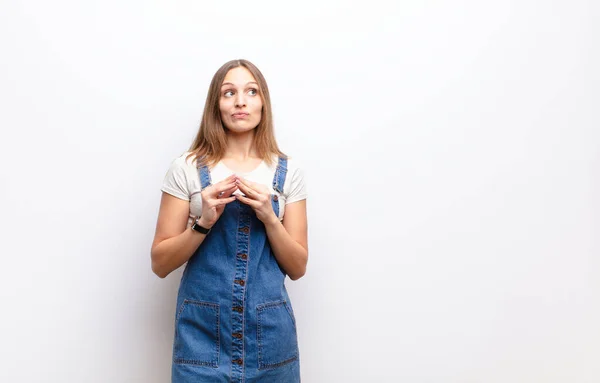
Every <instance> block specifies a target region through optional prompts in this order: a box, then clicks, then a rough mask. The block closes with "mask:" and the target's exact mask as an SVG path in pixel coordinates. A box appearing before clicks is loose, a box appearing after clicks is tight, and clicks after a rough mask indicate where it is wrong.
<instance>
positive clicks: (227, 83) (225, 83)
mask: <svg viewBox="0 0 600 383" xmlns="http://www.w3.org/2000/svg"><path fill="white" fill-rule="evenodd" d="M250 84H254V85H256V86H258V83H256V82H254V81H250V82H249V83H247V84H246V86H248V85H250ZM225 85H235V84H233V83H231V82H224V83H223V84H221V87H223V86H225Z"/></svg>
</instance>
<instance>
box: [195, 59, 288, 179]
mask: <svg viewBox="0 0 600 383" xmlns="http://www.w3.org/2000/svg"><path fill="white" fill-rule="evenodd" d="M237 67H244V68H246V69H248V70H249V71H250V73H252V76H254V78H255V79H256V82H257V83H258V93H259V95H260V96H261V99H262V104H263V106H262V116H261V119H260V122H259V124H258V126H257V127H256V128H255V129H256V132H255V134H254V142H253V144H254V148H255V150H256V152H257V155H258V156H259V157H260V158H262V159H263V160H264V161H265V162H267V163H268V164H269V165H271V164H273V157H274V156H277V157H280V156H281V157H284V158H287V155H285V154H284V153H283V152H282V151H281V150H279V146H278V145H277V141H276V140H275V132H274V128H273V115H272V112H271V98H270V96H269V88H268V87H267V82H266V80H265V78H264V77H263V75H262V73H261V72H260V70H258V68H257V67H256V66H255V65H254V64H252V63H251V62H250V61H248V60H243V59H238V60H231V61H229V62H226V63H225V64H223V66H221V68H219V70H217V72H216V73H215V75H214V76H213V78H212V81H211V82H210V87H209V89H208V94H207V96H206V102H205V104H204V112H203V114H202V121H201V122H200V128H199V130H198V133H197V134H196V138H195V139H194V142H193V143H192V146H191V147H190V149H189V151H190V152H191V153H190V154H189V155H188V156H187V158H188V159H189V158H190V157H192V156H193V157H194V160H195V161H196V163H197V166H198V167H200V166H202V165H207V166H210V165H214V164H216V163H217V162H219V161H220V160H221V159H222V158H223V156H224V155H225V149H226V147H227V138H226V133H225V127H224V126H223V121H222V120H221V110H220V108H219V99H220V93H221V85H222V84H223V80H224V79H225V76H226V75H227V73H228V72H229V71H230V70H231V69H233V68H237Z"/></svg>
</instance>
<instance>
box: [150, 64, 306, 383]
mask: <svg viewBox="0 0 600 383" xmlns="http://www.w3.org/2000/svg"><path fill="white" fill-rule="evenodd" d="M162 191H163V193H162V199H161V203H160V211H159V215H158V222H157V225H156V234H155V237H154V242H153V243H152V251H151V255H152V270H153V271H154V273H156V274H157V275H158V276H159V277H161V278H164V277H165V276H167V275H168V274H169V273H170V272H171V271H173V270H175V269H177V268H179V267H180V266H181V265H183V264H184V263H186V262H187V265H186V267H185V270H184V272H183V276H182V278H181V284H180V287H179V294H178V297H177V310H176V317H175V339H174V344H173V368H172V382H173V383H189V382H262V383H269V382H276V383H293V382H300V365H299V352H298V341H297V336H296V322H295V318H294V311H293V309H292V305H291V302H290V298H289V296H288V294H287V291H286V288H285V285H284V279H285V276H286V275H288V276H289V277H290V279H292V280H296V279H298V278H300V277H302V276H303V275H304V273H305V271H306V263H307V260H308V245H307V217H306V197H307V192H306V185H305V180H304V174H303V171H302V169H301V168H299V167H298V166H297V164H295V163H294V161H293V160H292V159H291V158H289V157H288V156H286V155H285V154H283V153H282V152H281V151H280V150H279V147H278V146H277V143H276V141H275V137H274V131H273V122H272V115H271V102H270V98H269V90H268V88H267V83H266V81H265V79H264V77H263V75H262V74H261V72H260V71H259V70H258V68H256V66H254V65H253V64H252V63H250V62H248V61H246V60H233V61H230V62H228V63H226V64H224V65H223V66H222V67H221V68H220V69H219V70H218V71H217V72H216V74H215V75H214V77H213V79H212V82H211V84H210V89H209V91H208V95H207V98H206V103H205V106H204V114H203V116H202V122H201V124H200V129H199V131H198V134H197V136H196V139H195V140H194V143H193V144H192V147H191V148H190V150H189V151H188V152H186V153H184V154H183V155H182V156H181V157H179V158H177V159H176V160H174V161H173V162H172V164H171V166H170V168H169V170H168V172H167V174H166V176H165V179H164V182H163V186H162Z"/></svg>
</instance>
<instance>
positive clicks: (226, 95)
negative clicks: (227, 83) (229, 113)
mask: <svg viewBox="0 0 600 383" xmlns="http://www.w3.org/2000/svg"><path fill="white" fill-rule="evenodd" d="M223 96H225V97H231V96H233V91H232V90H228V91H227V92H225V93H223Z"/></svg>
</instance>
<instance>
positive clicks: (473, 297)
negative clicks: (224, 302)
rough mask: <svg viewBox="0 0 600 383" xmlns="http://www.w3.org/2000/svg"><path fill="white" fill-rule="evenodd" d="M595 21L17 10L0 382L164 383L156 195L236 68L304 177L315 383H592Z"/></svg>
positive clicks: (81, 5) (495, 6)
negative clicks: (242, 62) (249, 79)
mask: <svg viewBox="0 0 600 383" xmlns="http://www.w3.org/2000/svg"><path fill="white" fill-rule="evenodd" d="M599 11H600V9H599V5H598V2H594V1H591V0H590V1H524V0H520V1H516V0H515V1H494V2H492V1H475V0H473V1H443V0H440V1H421V2H417V1H414V2H383V1H375V0H372V1H361V2H355V3H353V2H348V1H318V2H306V1H304V2H294V3H288V2H276V1H269V2H261V1H254V2H249V1H245V2H241V1H228V2H217V1H213V2H204V1H189V0H188V1H140V0H131V1H114V0H110V1H106V0H105V1H51V2H49V1H2V10H1V12H0V42H1V52H2V60H0V103H1V105H2V106H1V113H0V126H1V137H0V156H1V158H0V160H1V162H0V164H1V165H0V166H1V172H0V174H1V188H0V193H1V194H0V195H1V200H0V201H1V202H0V204H1V205H0V209H1V218H0V219H1V232H0V233H1V236H2V241H1V245H0V253H1V258H0V259H1V265H2V273H1V274H2V276H1V277H0V280H1V286H0V288H1V289H0V291H1V294H2V295H1V302H2V316H1V317H2V319H1V326H0V339H1V340H2V341H1V346H0V353H1V354H0V360H1V361H2V362H1V364H2V365H1V367H0V381H3V382H61V383H62V382H78V383H79V382H86V383H93V382H102V383H106V382H111V383H117V382H144V383H163V382H167V381H169V378H170V363H171V362H170V360H171V342H172V336H173V319H174V310H175V307H174V305H175V295H176V290H177V287H178V283H179V278H180V276H181V269H180V270H178V271H176V272H174V273H172V274H171V275H170V276H168V277H167V278H166V279H159V278H158V277H156V276H155V275H153V274H152V272H151V270H150V244H151V241H152V238H153V235H154V228H155V223H156V217H157V212H158V204H159V200H160V185H161V182H162V179H163V177H164V175H165V172H166V170H167V169H168V166H169V164H170V162H171V161H172V160H173V159H174V158H175V157H177V156H179V155H180V154H181V153H182V152H183V151H185V150H186V149H187V148H188V147H189V145H190V144H191V141H192V139H193V137H194V135H195V133H196V130H197V127H198V123H199V121H200V117H201V113H202V108H203V105H204V99H205V97H206V92H207V89H208V84H209V82H210V79H211V77H212V75H213V74H214V72H215V71H216V70H217V69H218V67H219V66H221V65H222V64H223V63H225V62H226V61H228V60H230V59H234V58H247V59H249V60H251V61H253V62H254V63H255V64H256V65H257V66H258V67H259V68H260V69H261V70H262V71H263V73H264V75H265V77H266V79H267V81H268V83H269V86H270V90H271V95H272V101H273V107H274V113H275V123H276V133H277V138H278V141H279V143H280V145H281V147H282V148H283V149H284V151H286V152H287V153H289V154H291V155H292V156H294V157H296V158H297V160H298V161H300V162H301V163H302V164H303V167H304V168H305V170H306V174H307V179H308V187H309V195H310V196H309V200H308V209H309V225H310V229H309V244H310V259H309V264H308V272H307V274H306V275H305V277H303V278H302V279H300V280H299V281H297V282H291V281H289V280H288V281H287V282H286V284H287V286H288V289H289V291H290V294H291V296H292V301H293V304H294V309H295V311H296V315H297V322H298V331H299V339H300V349H301V365H302V373H303V381H304V382H307V383H312V382H360V383H363V382H410V383H421V382H423V383H424V382H432V383H433V382H435V383H438V382H444V383H455V382H456V383H459V382H460V383H473V382H481V383H495V382H502V383H509V382H510V383H519V382H523V383H532V382H535V383H537V382H544V383H546V382H548V383H549V382H557V383H564V382H570V383H587V382H598V381H600V364H599V363H598V361H599V360H600V326H598V323H600V261H599V257H598V256H599V255H600V243H599V239H598V238H599V234H600V233H599V231H600V220H599V213H600V206H599V202H598V196H599V194H600V193H599V192H600V187H599V186H600V185H599V179H598V172H599V171H600V164H599V161H600V158H599V157H600V150H599V145H600V133H599V129H600V113H599V111H598V107H599V105H600V76H599V71H598V68H600V54H599V47H600V38H599V37H600V27H599V26H598V25H599V24H598V20H599V18H600V12H599Z"/></svg>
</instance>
